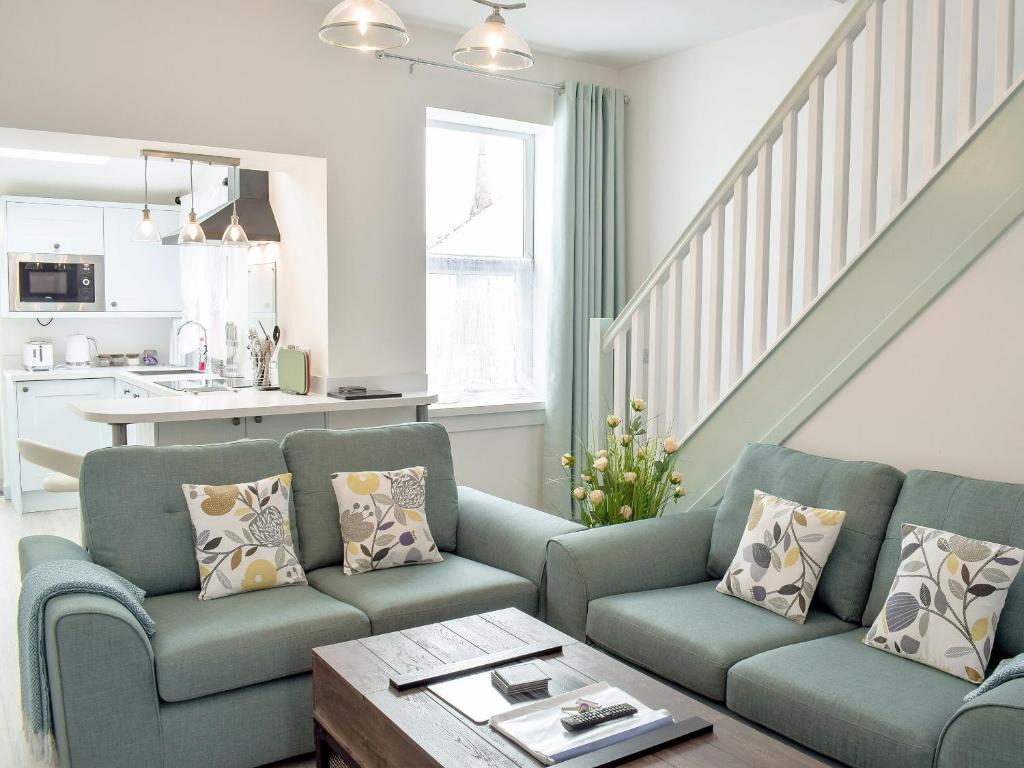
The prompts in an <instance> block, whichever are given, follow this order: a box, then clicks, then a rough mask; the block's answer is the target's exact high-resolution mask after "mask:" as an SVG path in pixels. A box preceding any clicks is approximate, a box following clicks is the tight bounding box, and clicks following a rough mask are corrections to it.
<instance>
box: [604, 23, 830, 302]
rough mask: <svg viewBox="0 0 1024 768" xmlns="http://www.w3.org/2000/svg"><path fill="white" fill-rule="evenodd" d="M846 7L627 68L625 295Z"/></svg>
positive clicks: (753, 132) (719, 176)
mask: <svg viewBox="0 0 1024 768" xmlns="http://www.w3.org/2000/svg"><path fill="white" fill-rule="evenodd" d="M848 11H849V8H848V7H847V6H844V5H837V6H836V7H835V8H832V9H829V10H827V11H821V12H819V13H813V14H808V15H805V16H800V17H797V18H795V19H792V20H789V21H786V22H782V23H780V24H775V25H772V26H768V27H763V28H761V29H757V30H754V31H752V32H746V33H743V34H740V35H735V36H733V37H730V38H726V39H725V40H721V41H718V42H715V43H711V44H708V45H704V46H700V47H697V48H692V49H690V50H687V51H683V52H681V53H677V54H673V55H671V56H666V57H663V58H660V59H656V60H654V61H650V62H647V63H645V64H640V65H638V66H635V67H632V68H630V69H628V70H625V71H624V72H623V87H624V88H625V89H626V91H627V93H628V94H629V98H630V103H629V108H628V110H627V112H626V119H627V123H626V128H627V139H626V193H627V218H626V221H627V228H628V234H627V249H626V253H627V262H626V282H627V293H629V294H632V293H633V292H634V291H635V290H636V289H637V288H638V287H639V286H640V284H641V283H642V282H643V281H644V279H645V278H646V277H647V275H648V274H649V273H650V272H651V270H652V269H653V268H654V266H655V265H657V264H658V262H660V261H661V259H662V258H663V257H664V256H665V254H666V253H668V250H669V249H670V248H671V247H672V245H673V244H674V243H675V241H676V239H677V238H678V237H679V236H680V235H681V234H682V232H683V230H684V229H685V228H686V226H687V225H689V223H690V221H691V220H692V219H693V217H694V216H695V215H696V214H697V212H698V211H699V210H700V208H701V207H702V206H703V205H704V203H705V202H707V199H708V197H710V195H711V193H712V192H713V191H714V189H715V187H717V186H718V185H719V183H721V181H722V179H724V178H725V175H726V173H728V171H729V169H730V168H731V167H732V165H733V163H735V162H736V161H737V160H738V159H739V157H740V155H741V153H742V152H743V150H744V149H746V148H747V145H748V144H749V143H750V142H751V141H752V140H753V138H754V136H755V135H756V134H757V132H758V131H759V130H760V129H761V128H762V127H763V126H764V124H765V123H766V122H767V120H768V118H769V117H770V116H771V113H772V112H773V111H775V109H776V108H777V107H778V106H779V104H780V103H781V102H782V99H783V98H784V97H785V95H786V93H788V91H789V89H790V88H792V87H793V84H794V83H795V82H796V80H797V78H799V76H800V75H801V74H803V71H804V70H805V69H806V68H807V66H808V64H810V62H811V59H813V58H814V56H815V55H816V54H817V53H818V52H819V51H820V50H821V48H822V46H823V45H824V44H825V42H826V41H827V40H828V38H829V37H830V36H831V34H832V33H833V32H834V31H835V29H836V27H837V26H838V25H839V23H840V22H841V21H842V19H843V18H844V16H845V15H846V13H847V12H848Z"/></svg>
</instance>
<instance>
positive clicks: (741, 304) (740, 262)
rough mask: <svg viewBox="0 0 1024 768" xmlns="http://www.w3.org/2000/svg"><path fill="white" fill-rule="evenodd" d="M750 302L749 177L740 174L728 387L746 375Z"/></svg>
mask: <svg viewBox="0 0 1024 768" xmlns="http://www.w3.org/2000/svg"><path fill="white" fill-rule="evenodd" d="M746 302H747V176H746V174H740V177H739V178H738V179H737V180H736V184H735V185H734V186H733V191H732V286H731V287H730V290H729V307H730V310H731V312H732V315H731V318H732V320H731V324H730V326H729V335H730V340H729V386H732V385H733V384H735V383H736V382H737V381H738V380H739V378H740V376H742V375H743V342H744V339H746V334H745V332H744V331H745V323H746V313H745V310H746Z"/></svg>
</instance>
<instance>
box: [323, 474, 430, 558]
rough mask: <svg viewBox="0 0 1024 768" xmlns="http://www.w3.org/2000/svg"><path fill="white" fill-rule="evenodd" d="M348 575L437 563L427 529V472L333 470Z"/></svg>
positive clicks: (332, 479) (332, 480) (332, 476)
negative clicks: (334, 471) (402, 566)
mask: <svg viewBox="0 0 1024 768" xmlns="http://www.w3.org/2000/svg"><path fill="white" fill-rule="evenodd" d="M331 483H332V484H333V485H334V493H335V495H336V496H337V497H338V512H339V515H340V517H341V543H342V547H343V550H344V557H343V559H342V567H343V569H344V572H345V574H346V575H351V574H353V573H364V572H366V571H379V570H382V569H384V568H396V567H398V566H400V565H421V564H423V563H439V562H441V560H442V557H441V554H440V553H439V552H438V551H437V546H436V545H435V544H434V537H433V536H432V535H431V534H430V526H428V525H427V510H426V505H427V469H426V467H410V468H408V469H394V470H386V471H385V470H380V471H374V472H371V471H364V472H336V473H335V474H333V475H331Z"/></svg>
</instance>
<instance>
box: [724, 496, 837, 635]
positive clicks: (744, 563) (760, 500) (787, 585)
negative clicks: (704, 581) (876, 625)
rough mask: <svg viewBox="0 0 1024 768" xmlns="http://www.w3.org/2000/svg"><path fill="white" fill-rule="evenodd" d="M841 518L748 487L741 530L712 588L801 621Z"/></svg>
mask: <svg viewBox="0 0 1024 768" xmlns="http://www.w3.org/2000/svg"><path fill="white" fill-rule="evenodd" d="M845 517H846V512H842V511H840V510H837V509H817V508H816V507H807V506H804V505H802V504H797V503H796V502H795V501H787V500H786V499H780V498H779V497H778V496H771V495H769V494H767V493H765V492H764V491H754V503H753V504H752V505H751V507H750V516H749V517H748V518H747V528H746V530H745V531H744V532H743V538H742V539H741V540H740V547H739V550H738V551H737V552H736V557H734V558H733V561H732V565H730V566H729V570H728V571H726V573H725V576H724V577H723V578H722V581H721V583H719V585H718V587H717V589H718V591H719V592H721V593H723V594H726V595H733V596H735V597H738V598H740V599H741V600H746V601H747V602H748V603H753V604H754V605H759V606H761V607H762V608H767V609H768V610H769V611H772V612H774V613H777V614H779V615H780V616H785V617H786V618H787V619H790V620H792V621H795V622H796V623H797V624H803V623H804V620H805V619H806V618H807V611H808V609H809V608H810V605H811V598H813V597H814V591H815V590H816V589H817V588H818V580H819V579H820V578H821V571H822V569H823V568H824V567H825V563H826V562H827V561H828V556H829V555H830V554H832V548H833V547H834V546H835V544H836V539H838V538H839V530H840V526H842V524H843V519H844V518H845Z"/></svg>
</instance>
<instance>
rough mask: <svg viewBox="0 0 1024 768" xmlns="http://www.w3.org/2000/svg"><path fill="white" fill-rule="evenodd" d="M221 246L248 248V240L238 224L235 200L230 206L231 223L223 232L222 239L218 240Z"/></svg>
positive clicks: (236, 202)
mask: <svg viewBox="0 0 1024 768" xmlns="http://www.w3.org/2000/svg"><path fill="white" fill-rule="evenodd" d="M220 241H221V245H225V246H227V247H229V248H248V247H249V238H248V237H247V236H246V234H245V230H244V229H242V225H241V224H239V223H238V201H237V200H235V201H234V202H233V203H232V204H231V223H230V224H228V227H227V229H225V230H224V237H222V238H221V239H220Z"/></svg>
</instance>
